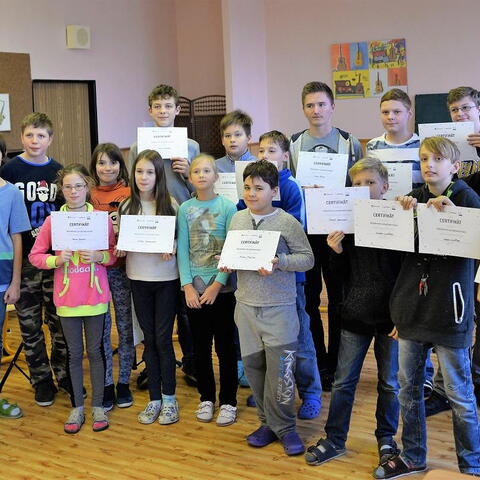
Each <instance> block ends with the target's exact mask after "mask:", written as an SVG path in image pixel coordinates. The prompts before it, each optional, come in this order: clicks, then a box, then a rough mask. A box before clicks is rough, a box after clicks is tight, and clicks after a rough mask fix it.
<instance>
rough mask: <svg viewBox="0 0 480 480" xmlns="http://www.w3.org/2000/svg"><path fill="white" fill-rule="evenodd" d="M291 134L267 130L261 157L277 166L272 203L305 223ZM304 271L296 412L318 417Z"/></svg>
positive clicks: (318, 392) (317, 385)
mask: <svg viewBox="0 0 480 480" xmlns="http://www.w3.org/2000/svg"><path fill="white" fill-rule="evenodd" d="M288 150H289V141H288V138H287V137H286V136H285V135H284V134H283V133H281V132H279V131H277V130H272V131H271V132H267V133H264V134H263V135H261V136H260V139H259V147H258V159H259V160H267V161H269V162H272V163H274V164H275V165H276V166H277V168H278V175H279V179H278V187H279V190H280V200H273V201H272V205H273V206H274V207H279V208H282V209H283V210H285V212H287V213H290V214H291V215H293V216H294V217H295V218H296V219H297V220H298V221H299V222H300V223H301V224H302V225H303V226H305V202H304V200H303V192H302V187H301V186H300V184H299V183H298V182H297V181H296V180H295V178H294V177H293V175H292V172H291V171H290V170H289V169H288V168H286V165H287V164H288V160H289V151H288ZM237 208H238V209H239V210H240V209H243V208H246V206H245V202H244V201H243V200H240V202H239V203H238V205H237ZM304 285H305V273H304V272H297V273H296V287H297V299H296V305H297V314H298V319H299V323H300V331H299V334H298V350H297V362H296V369H295V380H296V383H297V389H298V393H299V395H300V398H301V399H302V405H301V406H300V408H299V410H298V413H297V416H298V418H300V419H303V420H311V419H313V418H316V417H318V415H319V414H320V409H321V406H322V385H321V383H320V375H319V372H318V367H317V357H316V352H315V345H314V344H313V338H312V332H311V331H310V317H309V316H308V314H307V312H306V311H305V290H304Z"/></svg>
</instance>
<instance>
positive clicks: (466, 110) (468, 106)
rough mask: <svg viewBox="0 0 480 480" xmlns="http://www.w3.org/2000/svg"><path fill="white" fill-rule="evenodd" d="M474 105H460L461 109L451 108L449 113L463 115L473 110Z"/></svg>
mask: <svg viewBox="0 0 480 480" xmlns="http://www.w3.org/2000/svg"><path fill="white" fill-rule="evenodd" d="M475 107H476V105H462V106H461V107H452V108H451V109H450V113H458V112H460V111H462V112H463V113H467V112H469V111H470V110H471V109H472V108H475Z"/></svg>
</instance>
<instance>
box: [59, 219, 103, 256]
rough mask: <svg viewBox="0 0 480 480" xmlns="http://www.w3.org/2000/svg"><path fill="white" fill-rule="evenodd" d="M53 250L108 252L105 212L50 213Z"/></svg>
mask: <svg viewBox="0 0 480 480" xmlns="http://www.w3.org/2000/svg"><path fill="white" fill-rule="evenodd" d="M50 215H51V216H52V248H53V250H67V249H68V250H73V251H76V250H108V213H107V212H52V213H51V214H50Z"/></svg>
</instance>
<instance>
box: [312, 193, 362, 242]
mask: <svg viewBox="0 0 480 480" xmlns="http://www.w3.org/2000/svg"><path fill="white" fill-rule="evenodd" d="M360 198H364V199H369V198H370V190H369V188H368V187H343V188H338V189H325V188H307V189H305V204H306V205H305V210H306V213H307V228H308V233H309V234H321V233H330V232H333V231H334V230H341V231H342V232H343V233H353V231H354V230H353V206H354V202H355V200H356V199H360Z"/></svg>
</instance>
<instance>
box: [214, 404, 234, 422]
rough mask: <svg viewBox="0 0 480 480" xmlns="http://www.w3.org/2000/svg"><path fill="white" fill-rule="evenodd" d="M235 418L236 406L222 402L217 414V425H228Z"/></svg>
mask: <svg viewBox="0 0 480 480" xmlns="http://www.w3.org/2000/svg"><path fill="white" fill-rule="evenodd" d="M236 420H237V407H234V406H233V405H228V404H226V403H225V404H223V405H221V406H220V410H219V412H218V415H217V425H218V426H219V427H228V425H231V424H232V423H235V421H236Z"/></svg>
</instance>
